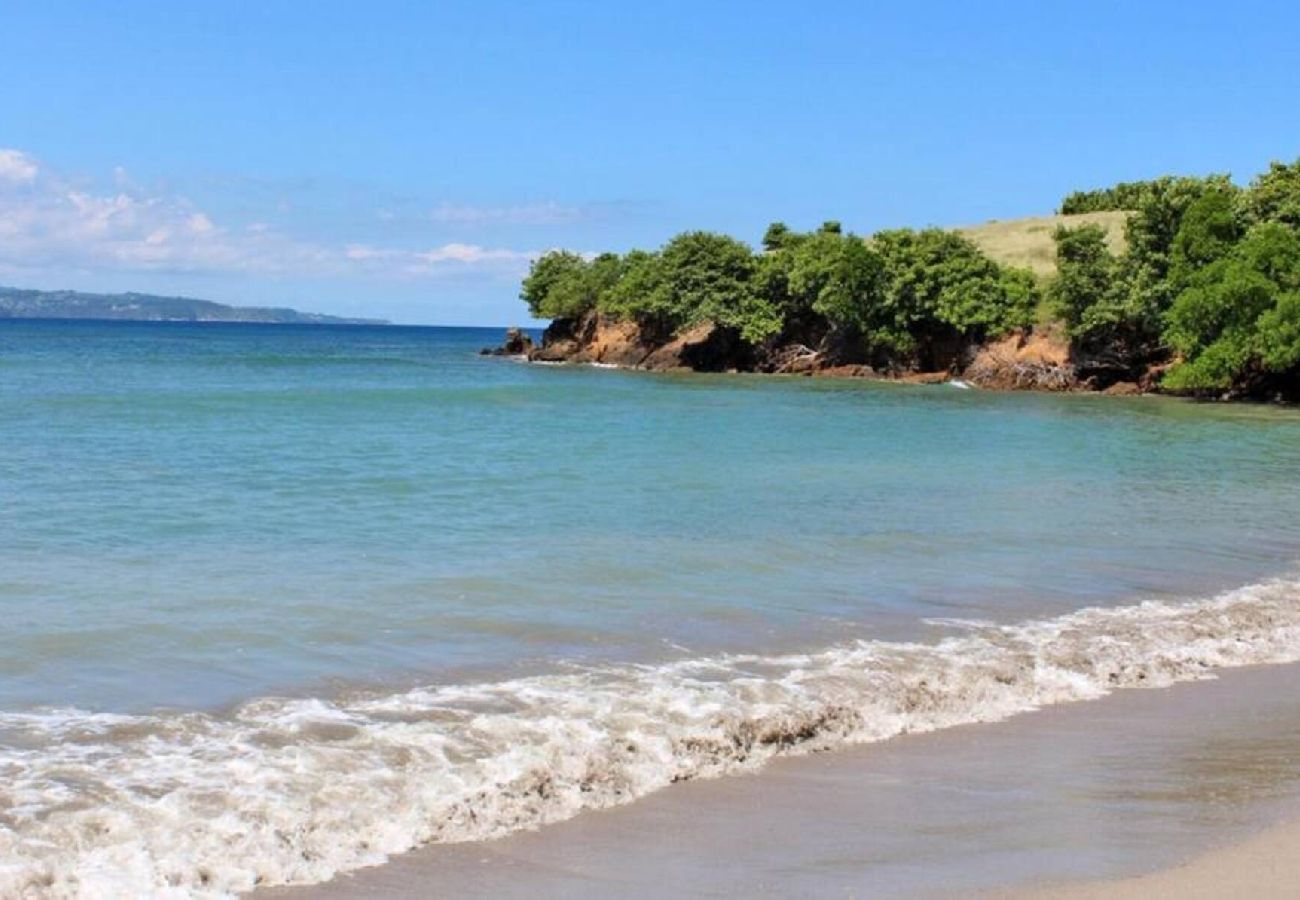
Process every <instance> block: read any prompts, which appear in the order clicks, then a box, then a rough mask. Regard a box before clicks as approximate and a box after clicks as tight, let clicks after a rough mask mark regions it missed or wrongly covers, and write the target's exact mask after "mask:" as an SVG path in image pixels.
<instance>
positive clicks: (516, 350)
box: [479, 328, 533, 356]
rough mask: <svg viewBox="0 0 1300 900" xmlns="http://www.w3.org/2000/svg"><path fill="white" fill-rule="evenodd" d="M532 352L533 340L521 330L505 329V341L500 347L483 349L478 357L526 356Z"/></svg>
mask: <svg viewBox="0 0 1300 900" xmlns="http://www.w3.org/2000/svg"><path fill="white" fill-rule="evenodd" d="M532 350H533V339H532V338H531V337H529V336H528V334H527V332H525V331H524V330H523V329H522V328H507V329H506V339H505V341H504V342H503V343H502V344H501V346H500V347H484V348H483V349H482V350H480V351H479V355H480V356H527V355H528V354H529V353H531V352H532Z"/></svg>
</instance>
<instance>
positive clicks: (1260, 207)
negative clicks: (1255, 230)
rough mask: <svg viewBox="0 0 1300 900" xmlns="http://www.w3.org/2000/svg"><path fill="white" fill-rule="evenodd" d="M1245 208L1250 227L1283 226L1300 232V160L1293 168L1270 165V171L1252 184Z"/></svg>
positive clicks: (1293, 164) (1292, 165) (1276, 164)
mask: <svg viewBox="0 0 1300 900" xmlns="http://www.w3.org/2000/svg"><path fill="white" fill-rule="evenodd" d="M1242 207H1243V210H1244V212H1245V215H1246V218H1247V220H1248V221H1249V222H1250V223H1251V224H1260V223H1263V222H1281V223H1283V224H1286V225H1290V226H1291V227H1293V228H1300V159H1297V160H1296V161H1295V162H1293V163H1291V164H1290V165H1286V164H1285V163H1280V162H1272V163H1270V164H1269V167H1268V171H1267V172H1265V173H1263V174H1262V175H1260V176H1258V177H1257V178H1256V179H1255V180H1254V181H1252V182H1251V184H1250V188H1249V189H1248V190H1247V191H1246V193H1245V196H1244V197H1243V198H1242Z"/></svg>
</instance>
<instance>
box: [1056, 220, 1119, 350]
mask: <svg viewBox="0 0 1300 900" xmlns="http://www.w3.org/2000/svg"><path fill="white" fill-rule="evenodd" d="M1054 237H1055V239H1056V280H1055V281H1053V282H1052V285H1051V288H1049V291H1048V296H1049V298H1050V299H1051V301H1052V304H1053V306H1054V308H1055V311H1056V314H1057V315H1058V316H1060V317H1061V319H1062V321H1064V322H1065V328H1066V332H1067V333H1068V334H1069V335H1070V337H1072V338H1087V337H1088V336H1089V335H1090V334H1091V333H1092V331H1093V330H1094V329H1097V328H1098V327H1100V325H1101V322H1099V321H1098V317H1096V316H1095V315H1093V314H1092V311H1093V308H1094V307H1095V306H1097V305H1098V304H1099V303H1100V302H1102V301H1104V300H1105V298H1106V297H1107V296H1109V294H1110V292H1111V287H1112V284H1113V280H1114V277H1115V258H1114V257H1113V256H1112V255H1111V253H1110V250H1109V249H1108V248H1107V246H1106V232H1105V231H1104V230H1103V229H1102V228H1101V226H1099V225H1080V226H1077V227H1075V228H1067V227H1065V226H1061V227H1059V228H1057V229H1056V233H1055V235H1054Z"/></svg>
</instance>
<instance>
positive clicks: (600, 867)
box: [253, 664, 1300, 900]
mask: <svg viewBox="0 0 1300 900" xmlns="http://www.w3.org/2000/svg"><path fill="white" fill-rule="evenodd" d="M1298 689H1300V664H1288V665H1280V666H1260V667H1250V668H1245V669H1238V670H1231V671H1227V672H1224V673H1222V674H1221V677H1219V678H1218V679H1215V680H1212V681H1206V682H1192V683H1185V684H1179V685H1174V686H1172V687H1169V688H1165V689H1159V690H1139V691H1125V692H1119V693H1117V694H1113V695H1111V696H1109V697H1107V698H1104V699H1102V700H1099V701H1096V702H1091V703H1082V704H1071V705H1067V706H1062V707H1052V708H1049V709H1044V710H1041V711H1039V712H1037V713H1034V714H1032V715H1028V716H1022V717H1018V718H1016V719H1013V720H1009V721H1006V722H1002V723H993V724H977V725H969V726H961V727H958V728H953V729H948V730H946V731H940V732H933V733H930V734H919V735H904V736H902V737H899V738H895V739H894V740H891V741H886V742H884V743H881V744H876V745H869V746H861V747H851V748H846V749H841V750H837V751H835V752H830V753H824V754H817V755H813V756H806V757H799V758H784V759H779V760H776V761H774V762H773V763H771V764H770V765H769V766H767V767H766V768H765V769H764V770H763V771H761V772H758V773H753V774H749V775H742V776H738V777H728V778H718V779H703V780H699V781H694V782H689V783H685V784H680V785H674V786H673V787H672V788H670V789H669V790H665V791H661V792H658V793H656V794H654V795H651V796H648V797H646V798H644V799H642V800H639V801H638V802H637V803H634V804H630V805H626V806H621V807H617V808H613V809H607V810H601V811H595V812H589V813H584V814H582V815H580V816H577V817H575V818H574V819H570V820H568V821H566V822H561V823H557V824H553V825H549V826H546V827H544V828H542V829H539V830H533V831H524V832H519V833H516V834H512V835H510V836H507V837H504V838H502V839H499V840H494V841H485V842H477V843H463V844H449V845H430V846H425V847H423V848H419V849H417V850H415V851H412V852H410V853H407V854H404V855H402V856H398V857H395V858H394V859H393V860H391V861H390V862H389V863H387V864H385V865H382V866H378V867H374V868H368V869H362V870H358V871H356V872H353V873H351V874H349V875H345V876H342V877H340V878H337V879H335V880H333V881H331V882H327V883H324V884H319V885H312V886H304V887H290V888H275V889H270V890H266V891H259V892H256V893H255V894H254V895H253V896H254V897H256V898H263V897H265V898H283V900H349V898H360V897H387V898H414V897H425V896H431V895H432V896H462V895H477V896H494V897H525V896H528V897H549V896H556V897H558V896H610V895H614V894H617V895H619V896H629V897H667V896H724V895H729V894H730V895H734V894H736V893H743V894H748V895H772V896H951V895H969V894H971V893H979V894H983V895H988V896H998V897H1003V896H1006V897H1026V898H1028V897H1043V898H1047V900H1052V898H1058V897H1059V898H1075V897H1078V898H1092V897H1099V898H1100V897H1109V896H1117V897H1127V896H1135V897H1136V896H1151V893H1150V891H1151V890H1152V889H1153V888H1152V887H1151V885H1153V884H1154V885H1156V887H1157V888H1158V889H1160V890H1164V891H1166V892H1167V894H1166V895H1168V896H1189V894H1187V893H1186V892H1185V887H1186V886H1188V885H1192V884H1193V882H1196V881H1199V880H1201V879H1205V878H1207V877H1209V876H1206V875H1204V874H1203V873H1204V872H1211V873H1212V875H1213V877H1212V878H1211V880H1209V881H1207V882H1206V883H1207V884H1212V885H1217V886H1218V890H1217V893H1206V894H1204V896H1223V895H1224V890H1225V889H1231V888H1233V887H1234V886H1237V885H1241V886H1247V885H1249V886H1250V892H1251V894H1252V895H1254V896H1274V895H1277V894H1276V893H1272V894H1270V893H1269V891H1273V890H1275V889H1280V888H1281V887H1282V886H1284V885H1286V884H1287V883H1288V882H1287V880H1286V879H1287V878H1288V877H1289V876H1288V875H1287V873H1288V872H1290V871H1291V870H1290V869H1289V868H1286V867H1284V866H1273V865H1272V863H1270V862H1269V860H1270V859H1271V858H1272V857H1273V856H1276V855H1278V854H1279V853H1281V852H1283V851H1284V850H1285V848H1288V847H1293V846H1295V843H1296V842H1297V841H1300V828H1298V827H1296V826H1294V825H1286V826H1283V827H1282V828H1281V829H1277V823H1279V822H1295V821H1296V820H1297V815H1298V814H1300V764H1297V762H1296V757H1297V756H1298V754H1296V753H1295V752H1294V751H1295V750H1296V748H1297V745H1298V744H1300V737H1297V735H1300V700H1297V699H1295V698H1297V697H1300V690H1298ZM1273 829H1277V830H1273ZM1223 847H1227V848H1228V849H1226V850H1223V849H1220V848H1223ZM1205 854H1208V855H1205ZM1203 855H1204V856H1203ZM1188 859H1192V860H1193V862H1192V863H1190V864H1187V863H1186V860H1188ZM1243 859H1244V860H1247V863H1246V865H1247V866H1248V868H1249V871H1248V872H1245V873H1242V872H1237V871H1235V869H1234V867H1239V866H1240V865H1242V863H1241V862H1240V861H1241V860H1243ZM1152 872H1155V873H1156V874H1154V875H1153V874H1150V873H1152ZM1238 878H1239V879H1240V880H1234V879H1238ZM1290 883H1294V882H1290ZM431 886H436V888H431ZM431 890H432V891H433V893H432V894H431V893H430V891H431ZM1125 892H1128V893H1125ZM1157 896H1159V894H1157ZM1190 896H1198V895H1196V894H1191V895H1190Z"/></svg>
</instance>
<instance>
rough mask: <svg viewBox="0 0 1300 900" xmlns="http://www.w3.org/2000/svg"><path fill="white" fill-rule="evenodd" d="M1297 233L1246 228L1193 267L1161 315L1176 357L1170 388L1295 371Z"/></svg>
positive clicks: (1205, 387) (1216, 387)
mask: <svg viewBox="0 0 1300 900" xmlns="http://www.w3.org/2000/svg"><path fill="white" fill-rule="evenodd" d="M1298 298H1300V233H1297V232H1296V231H1295V230H1294V229H1291V228H1288V227H1286V226H1284V225H1281V224H1278V223H1272V222H1270V223H1265V224H1263V225H1258V226H1256V227H1255V228H1252V229H1251V230H1250V231H1249V232H1248V233H1247V234H1246V236H1245V238H1243V239H1242V241H1241V242H1240V243H1239V244H1238V245H1237V246H1236V247H1234V248H1233V249H1232V252H1231V253H1230V254H1228V255H1227V256H1225V257H1223V258H1221V259H1219V260H1216V261H1215V262H1212V263H1210V264H1209V265H1207V266H1205V267H1204V268H1203V269H1201V270H1199V271H1198V272H1196V273H1195V274H1194V275H1193V276H1191V278H1190V284H1189V286H1188V287H1187V288H1185V289H1184V290H1183V291H1182V292H1181V293H1180V294H1179V295H1178V297H1177V299H1176V300H1175V301H1174V304H1173V306H1172V307H1170V309H1169V312H1168V314H1167V315H1166V317H1165V318H1166V327H1165V332H1164V336H1165V340H1166V341H1167V342H1168V343H1169V345H1170V346H1171V347H1172V348H1173V349H1174V350H1175V351H1176V352H1177V353H1178V354H1179V356H1180V357H1181V359H1180V361H1179V362H1178V363H1177V364H1176V365H1175V366H1174V367H1173V368H1172V369H1171V370H1170V371H1169V373H1168V374H1167V375H1166V376H1165V379H1164V385H1165V386H1166V387H1168V388H1170V389H1172V390H1178V391H1191V392H1204V391H1221V390H1228V389H1231V388H1234V387H1240V386H1244V385H1248V383H1249V382H1250V381H1251V380H1252V379H1258V378H1262V377H1268V376H1278V375H1284V374H1287V373H1291V374H1294V371H1293V370H1295V368H1296V365H1297V362H1298V361H1300V299H1298Z"/></svg>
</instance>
